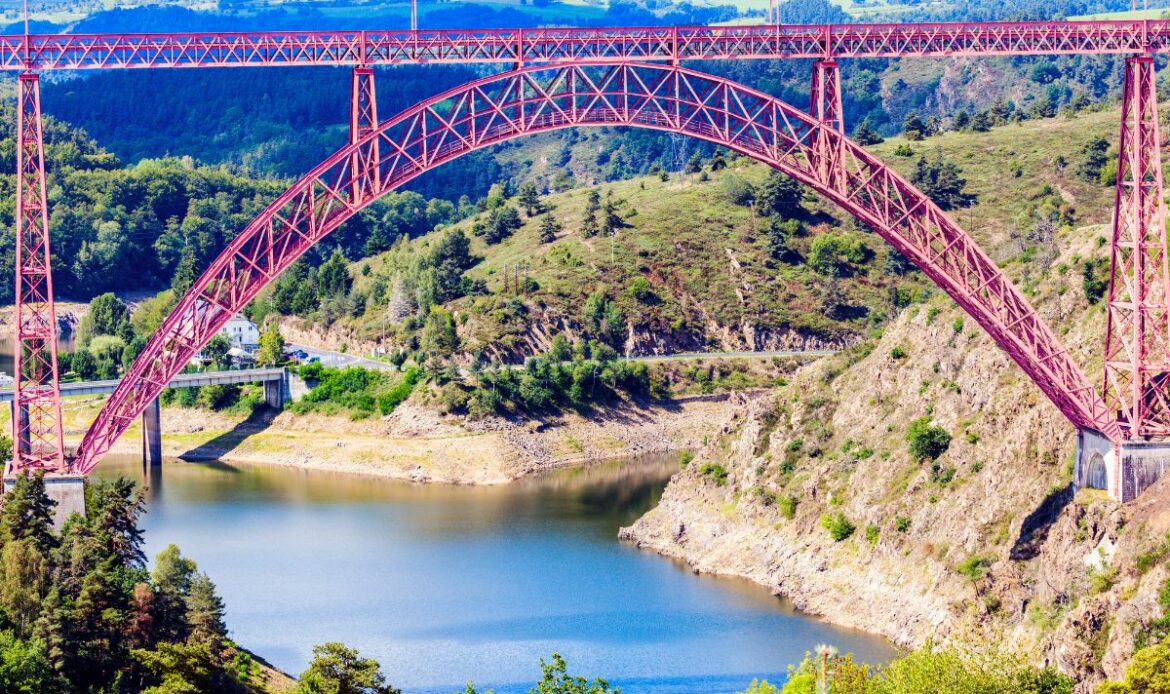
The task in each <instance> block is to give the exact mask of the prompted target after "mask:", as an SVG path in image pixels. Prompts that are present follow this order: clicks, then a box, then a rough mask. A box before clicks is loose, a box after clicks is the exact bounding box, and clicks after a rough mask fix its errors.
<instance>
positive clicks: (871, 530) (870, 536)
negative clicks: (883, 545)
mask: <svg viewBox="0 0 1170 694" xmlns="http://www.w3.org/2000/svg"><path fill="white" fill-rule="evenodd" d="M881 536H882V529H881V528H879V527H878V526H876V525H867V526H865V541H866V542H868V543H869V544H870V545H871V546H872V545H876V544H877V543H878V538H880V537H881Z"/></svg>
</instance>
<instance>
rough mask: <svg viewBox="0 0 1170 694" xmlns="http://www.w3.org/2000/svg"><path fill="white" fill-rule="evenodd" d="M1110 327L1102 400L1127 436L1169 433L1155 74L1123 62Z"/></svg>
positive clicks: (1147, 66) (1168, 280)
mask: <svg viewBox="0 0 1170 694" xmlns="http://www.w3.org/2000/svg"><path fill="white" fill-rule="evenodd" d="M1119 149H1120V154H1119V157H1118V166H1117V192H1116V203H1115V205H1114V215H1113V244H1112V259H1111V275H1110V281H1109V306H1108V308H1109V313H1108V316H1109V318H1108V325H1107V327H1106V331H1105V397H1106V400H1107V402H1108V403H1109V406H1110V411H1111V412H1116V416H1117V419H1118V423H1119V425H1120V426H1121V428H1122V431H1123V434H1124V435H1125V437H1126V438H1127V439H1135V438H1140V439H1148V438H1152V437H1157V438H1163V437H1167V436H1170V401H1168V399H1167V392H1166V379H1167V378H1170V305H1168V303H1170V268H1168V266H1167V253H1166V250H1167V249H1166V211H1165V205H1164V203H1163V200H1162V158H1161V139H1160V137H1159V132H1158V94H1157V76H1156V74H1155V70H1154V60H1153V58H1150V57H1137V58H1130V59H1129V60H1127V61H1126V63H1125V86H1124V90H1123V97H1122V104H1121V139H1120V145H1119Z"/></svg>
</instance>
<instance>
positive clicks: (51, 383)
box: [9, 73, 65, 473]
mask: <svg viewBox="0 0 1170 694" xmlns="http://www.w3.org/2000/svg"><path fill="white" fill-rule="evenodd" d="M17 93H18V96H17V99H18V101H19V102H20V103H19V104H18V108H17V116H16V118H17V124H16V139H17V144H16V177H17V181H16V262H15V266H16V326H15V328H16V340H15V344H14V349H13V352H14V357H15V358H14V361H15V365H14V368H13V371H14V373H13V374H12V375H13V378H15V379H16V381H15V383H14V384H13V406H12V414H13V417H12V446H13V456H12V460H11V461H10V463H9V472H13V473H21V472H27V471H35V470H47V471H54V472H63V471H64V470H65V459H64V450H65V449H64V444H63V441H62V432H61V395H60V393H59V391H58V389H57V316H56V313H55V311H54V307H53V275H52V267H51V262H50V254H49V212H48V202H47V200H46V197H45V151H44V137H43V134H42V128H41V123H42V119H41V82H40V79H39V77H38V76H37V75H35V74H32V73H24V74H22V75H21V76H20V78H19V79H18V80H17Z"/></svg>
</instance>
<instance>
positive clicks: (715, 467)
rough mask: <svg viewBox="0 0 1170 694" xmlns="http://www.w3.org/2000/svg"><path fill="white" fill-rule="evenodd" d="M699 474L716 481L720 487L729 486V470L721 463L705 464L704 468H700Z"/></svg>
mask: <svg viewBox="0 0 1170 694" xmlns="http://www.w3.org/2000/svg"><path fill="white" fill-rule="evenodd" d="M699 473H700V474H702V475H703V476H704V477H706V478H708V479H711V480H714V482H715V484H717V485H719V486H720V487H722V486H724V485H726V484H727V468H725V467H723V466H722V465H720V464H719V463H704V464H703V467H701V468H699Z"/></svg>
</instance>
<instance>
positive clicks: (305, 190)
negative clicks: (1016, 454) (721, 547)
mask: <svg viewBox="0 0 1170 694" xmlns="http://www.w3.org/2000/svg"><path fill="white" fill-rule="evenodd" d="M607 125H608V126H613V125H627V126H637V127H645V128H652V129H656V130H662V131H668V132H675V133H680V134H686V135H690V136H693V137H696V138H700V139H703V140H706V141H708V142H712V143H715V144H719V145H722V146H725V147H728V148H730V149H732V150H735V151H737V152H741V153H743V154H745V155H747V156H750V157H752V158H754V159H757V160H759V161H761V162H764V163H766V164H768V165H769V166H772V167H773V168H776V169H778V170H780V171H783V172H785V173H787V174H788V175H790V176H792V177H794V178H796V179H797V180H799V181H801V182H803V183H804V184H806V185H808V186H810V187H811V188H813V189H815V190H816V191H817V192H819V193H820V194H822V195H823V196H825V197H826V198H828V199H829V200H832V201H833V202H834V203H836V204H838V205H840V206H841V207H842V208H844V209H845V210H847V211H848V212H850V213H851V214H853V215H854V216H856V217H857V218H858V219H860V220H861V221H863V222H864V223H866V224H868V225H869V226H870V227H871V228H873V229H874V230H875V231H876V232H877V233H879V234H881V236H882V237H883V238H885V239H886V240H887V241H888V242H889V243H891V244H892V245H893V246H894V247H895V248H896V249H897V250H899V251H900V252H902V253H903V254H905V255H906V256H907V257H908V258H909V259H910V260H911V261H912V262H913V263H914V264H915V265H917V266H918V267H919V268H920V269H921V270H922V271H923V272H924V273H925V274H926V275H927V276H929V277H930V278H931V279H932V280H934V281H935V282H936V283H937V284H938V285H939V286H940V287H942V288H943V289H944V290H945V291H946V292H947V294H949V295H950V296H951V297H952V298H953V299H954V300H955V301H956V302H957V303H958V304H959V305H960V306H962V307H963V308H964V310H966V311H967V312H968V313H969V314H970V315H971V316H972V317H973V318H974V319H975V320H976V321H977V322H978V323H979V325H981V326H982V327H983V328H984V329H985V330H986V331H987V332H988V333H989V334H990V335H991V336H992V338H993V339H995V341H996V342H997V343H998V344H999V345H1000V346H1001V347H1002V348H1003V349H1004V350H1005V351H1006V352H1007V353H1008V354H1009V355H1010V356H1011V358H1012V359H1013V360H1014V361H1015V362H1016V363H1017V364H1019V366H1020V367H1021V368H1022V369H1023V370H1024V371H1025V373H1027V375H1028V376H1029V377H1031V378H1032V379H1033V381H1035V383H1036V384H1037V386H1038V387H1039V388H1040V389H1041V391H1043V392H1044V394H1045V395H1047V396H1048V397H1049V398H1050V399H1051V400H1052V402H1053V403H1054V404H1055V405H1056V407H1057V408H1058V409H1059V410H1060V411H1061V412H1062V413H1064V415H1065V416H1066V417H1068V419H1069V420H1070V421H1072V423H1073V424H1074V425H1076V426H1078V427H1081V428H1087V429H1096V430H1098V431H1101V432H1103V433H1104V434H1106V435H1107V436H1109V437H1110V438H1112V439H1113V440H1120V437H1121V432H1120V430H1119V429H1118V426H1117V423H1116V421H1115V419H1114V417H1113V416H1112V415H1111V414H1110V413H1109V411H1108V409H1107V408H1106V407H1105V404H1104V401H1103V400H1102V399H1101V398H1100V396H1099V395H1098V393H1097V391H1096V389H1095V388H1094V387H1093V385H1092V384H1091V383H1090V382H1089V381H1088V379H1087V378H1086V377H1085V375H1084V373H1083V372H1082V371H1081V369H1080V367H1079V366H1077V364H1076V363H1075V362H1074V361H1073V360H1072V359H1071V358H1070V356H1069V354H1068V352H1067V350H1066V349H1065V348H1064V347H1063V346H1062V345H1061V344H1060V342H1059V340H1058V339H1057V338H1056V336H1055V335H1054V334H1053V333H1052V331H1051V330H1049V329H1048V327H1047V326H1046V325H1045V323H1044V322H1043V321H1042V320H1041V318H1040V317H1039V316H1038V315H1037V314H1036V312H1035V310H1033V308H1032V307H1031V306H1030V305H1029V304H1028V302H1027V300H1026V299H1025V298H1024V297H1023V295H1022V294H1020V292H1019V291H1017V290H1016V289H1015V287H1013V286H1012V284H1011V283H1010V282H1009V281H1008V280H1007V279H1006V278H1005V277H1004V275H1003V272H1002V271H1001V270H1000V269H999V268H997V267H996V266H995V264H994V263H993V262H992V261H991V260H990V259H989V258H988V257H987V256H986V255H985V254H984V253H983V251H982V250H980V249H979V248H978V246H977V245H976V244H975V242H974V241H973V240H972V239H971V238H970V237H969V236H967V235H966V234H965V233H964V232H963V231H962V230H961V229H959V228H958V226H956V225H955V223H954V222H953V221H952V220H950V219H949V218H948V217H947V216H946V215H945V214H943V212H942V210H940V209H939V208H938V206H937V205H935V204H934V203H933V202H931V201H930V199H929V198H928V197H927V196H926V195H925V194H923V193H922V192H921V191H919V190H917V189H916V188H915V187H914V186H913V185H911V184H910V183H909V182H908V181H907V180H906V179H905V178H903V177H902V176H900V175H899V174H898V173H896V172H895V171H893V170H892V169H890V168H889V167H888V166H886V165H885V164H883V163H882V162H881V161H880V160H878V159H877V158H875V157H874V156H873V155H871V154H869V153H868V152H866V151H865V150H864V149H862V148H861V147H859V146H858V145H856V144H855V143H853V142H851V141H850V140H848V139H846V138H845V137H844V135H843V134H842V133H841V132H840V130H839V129H837V128H836V127H831V126H828V125H825V124H824V123H821V122H820V121H818V120H817V119H816V118H814V117H812V116H810V115H808V114H806V113H804V112H802V111H800V110H799V109H796V108H794V107H792V106H789V105H788V104H785V103H783V102H781V101H779V100H777V99H775V98H773V97H771V96H768V95H766V94H763V93H761V92H758V91H755V90H752V89H749V88H747V87H744V86H741V85H738V84H735V83H733V82H730V81H728V80H726V79H722V78H718V77H713V76H710V75H706V74H703V73H700V72H696V71H693V70H688V69H684V68H680V67H671V66H664V65H655V64H641V63H621V64H618V65H612V66H596V65H593V66H590V65H565V66H559V67H555V68H554V67H548V66H545V67H527V68H522V69H518V70H514V71H512V72H508V73H504V74H501V75H496V76H492V77H486V78H483V79H481V80H477V81H475V82H472V83H469V84H466V85H463V86H461V87H458V88H456V89H453V90H450V91H448V92H446V93H444V94H441V95H439V96H436V97H434V98H432V99H429V100H427V101H426V102H423V103H420V104H418V105H416V106H414V107H412V108H410V109H408V110H406V111H404V112H402V113H400V114H399V115H397V116H395V117H394V118H392V119H390V120H388V121H386V122H384V123H381V124H380V125H379V126H378V127H377V128H376V129H375V130H372V131H371V132H369V133H367V134H366V135H364V136H362V137H361V138H360V139H359V140H358V141H357V142H354V143H351V144H350V145H348V146H347V147H344V148H342V149H340V150H338V151H337V152H335V153H334V154H333V155H331V156H330V157H329V158H328V159H326V160H325V161H324V162H322V163H321V164H320V165H319V166H317V167H316V168H315V169H313V170H312V171H311V172H309V173H308V174H307V175H305V176H304V177H303V178H301V179H300V180H299V181H297V182H296V183H295V184H294V185H293V186H292V187H290V188H289V189H288V190H287V191H285V192H284V194H282V195H281V196H280V197H279V198H278V199H277V200H276V201H274V202H273V203H272V204H271V205H270V206H269V207H268V208H267V209H266V210H265V211H264V212H263V213H262V214H261V215H260V216H259V217H258V218H257V219H256V220H255V221H253V222H252V223H251V224H250V225H248V227H247V228H246V229H244V231H243V232H241V233H240V234H239V235H238V236H237V237H236V238H235V239H233V240H232V242H231V243H230V244H229V245H228V247H227V248H226V249H225V250H224V251H223V253H221V254H220V255H219V257H217V258H216V259H215V261H214V262H213V263H212V265H211V267H210V268H208V269H207V271H205V272H204V273H203V275H202V276H200V278H199V279H198V280H197V281H196V282H195V284H194V285H193V286H192V288H191V290H190V291H188V292H187V294H186V295H184V296H183V297H182V299H181V300H180V301H179V304H178V306H177V307H176V308H175V310H174V312H172V313H171V315H169V316H168V317H167V318H166V320H165V321H164V322H163V324H162V326H161V327H160V328H159V330H158V331H157V332H156V333H155V334H154V336H153V337H152V338H151V340H150V342H149V343H148V344H147V346H146V348H145V349H144V350H143V352H142V354H141V355H140V356H139V357H138V359H137V360H135V362H134V364H133V365H132V366H131V367H130V369H129V370H128V372H127V374H126V377H125V378H123V379H122V382H121V383H120V384H119V386H118V388H117V390H116V391H115V392H114V394H113V395H112V396H111V398H110V399H109V400H108V401H107V402H106V404H105V406H104V407H103V408H102V410H101V412H100V413H99V414H98V417H97V420H96V421H95V422H94V424H93V426H92V427H91V428H90V430H89V431H88V432H87V433H86V436H85V439H84V441H83V442H82V444H81V446H80V448H79V450H78V454H77V459H76V461H75V465H76V468H77V470H78V471H79V472H81V473H88V472H89V471H90V470H92V469H93V467H94V466H95V465H96V464H97V462H98V461H99V460H100V459H101V457H102V456H103V455H104V454H105V453H106V451H108V450H109V448H110V447H111V446H112V445H113V444H114V442H115V441H116V440H117V439H118V437H120V436H121V435H122V434H123V433H124V432H125V431H126V429H127V428H128V427H129V426H130V424H131V423H132V422H133V421H134V419H135V418H136V417H137V416H138V415H139V413H141V412H142V410H143V408H144V407H145V406H146V405H147V404H148V403H149V402H151V401H152V400H153V399H154V398H155V397H157V396H158V394H159V392H161V391H162V389H163V387H165V385H166V384H167V382H168V381H169V380H170V379H171V378H172V377H173V376H174V375H175V374H176V373H178V372H179V371H180V370H181V369H182V368H183V366H184V365H185V364H186V363H187V362H188V360H189V359H190V358H191V356H193V355H194V354H195V353H196V352H197V351H198V350H199V349H200V348H202V346H203V345H204V344H206V343H207V342H208V341H209V340H210V339H211V337H212V336H214V335H215V333H216V332H217V331H218V330H219V328H220V327H221V326H223V325H224V323H226V322H227V321H228V320H229V319H230V318H231V317H232V316H233V315H235V314H236V313H237V312H239V311H240V310H241V309H243V308H244V306H245V305H246V304H247V303H248V302H249V301H250V300H251V299H252V298H254V297H255V296H256V295H257V293H258V292H260V290H261V289H263V288H264V287H265V286H267V285H268V284H269V283H271V282H272V281H273V280H274V279H275V278H276V277H277V276H278V275H279V274H280V273H281V272H282V271H283V270H284V269H285V268H287V267H288V266H289V265H290V264H291V263H292V262H293V261H295V260H296V259H297V258H299V257H300V256H301V255H302V254H303V253H304V252H305V251H306V250H308V249H309V248H310V247H312V246H313V245H314V244H315V243H317V242H318V241H320V240H321V239H322V238H324V237H325V236H326V235H327V234H329V233H330V232H332V231H333V230H334V229H336V228H337V227H338V226H339V225H341V224H342V223H344V222H345V221H346V220H347V219H349V218H350V217H352V216H353V215H354V214H356V213H357V212H358V211H359V210H361V209H362V208H364V207H365V206H366V205H368V204H370V203H371V202H372V201H373V200H375V199H377V198H378V197H379V196H381V195H384V194H385V193H387V192H389V191H391V190H394V189H395V188H397V187H399V186H401V185H403V184H405V183H407V182H408V181H410V180H412V179H414V178H415V177H417V176H419V175H420V174H422V173H424V172H426V171H429V170H431V169H434V168H435V167H437V166H440V165H442V164H444V163H446V162H449V161H452V160H454V159H456V158H458V157H460V156H462V155H464V154H467V153H468V152H471V151H473V150H476V149H479V148H482V147H487V146H490V145H493V144H496V143H499V142H503V141H506V140H511V139H513V138H516V137H520V136H523V135H528V134H532V133H539V132H545V131H550V130H557V129H561V128H568V127H576V126H607ZM822 138H824V139H826V140H827V141H828V142H829V143H830V145H831V146H839V147H840V150H841V153H842V156H841V160H840V162H839V164H838V166H837V167H835V168H834V170H832V171H829V172H828V173H827V174H826V172H823V171H820V170H818V168H817V167H816V166H814V165H813V162H814V161H816V155H815V154H814V152H813V147H814V143H815V142H818V141H821V139H822ZM374 140H377V142H378V144H379V150H378V151H379V155H378V159H377V161H376V165H371V166H359V167H355V166H353V163H352V162H353V157H354V154H355V153H356V152H358V151H359V149H360V148H362V147H366V146H368V145H369V144H371V143H372V142H373V141H374ZM375 172H376V177H375ZM355 176H356V177H360V178H361V179H362V180H360V181H358V180H354V177H355ZM838 176H839V177H840V179H841V181H842V182H843V185H841V186H838V185H837V184H834V180H836V177H838Z"/></svg>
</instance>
